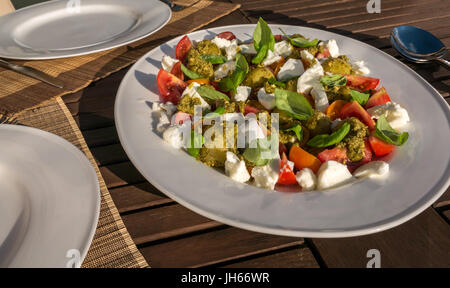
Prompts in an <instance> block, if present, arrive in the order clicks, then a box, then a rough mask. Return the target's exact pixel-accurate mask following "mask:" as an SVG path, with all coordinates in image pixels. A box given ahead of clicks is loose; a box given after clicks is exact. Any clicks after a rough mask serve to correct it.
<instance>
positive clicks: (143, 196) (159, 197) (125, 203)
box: [109, 182, 173, 213]
mask: <svg viewBox="0 0 450 288" xmlns="http://www.w3.org/2000/svg"><path fill="white" fill-rule="evenodd" d="M109 193H110V194H111V196H112V198H113V199H114V203H115V204H116V206H117V209H118V210H119V213H124V212H130V211H133V210H140V209H143V208H150V207H154V206H159V205H163V204H167V203H172V202H173V200H172V199H170V198H167V197H166V196H165V195H164V194H163V193H162V192H160V191H159V190H158V189H156V188H155V187H154V186H153V185H152V184H150V183H149V182H144V183H138V184H134V185H126V186H122V187H118V188H112V189H109Z"/></svg>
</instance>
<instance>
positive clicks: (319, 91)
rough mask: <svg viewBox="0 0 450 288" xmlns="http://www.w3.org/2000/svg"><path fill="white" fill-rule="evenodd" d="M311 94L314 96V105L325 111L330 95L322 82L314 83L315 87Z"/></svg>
mask: <svg viewBox="0 0 450 288" xmlns="http://www.w3.org/2000/svg"><path fill="white" fill-rule="evenodd" d="M311 96H312V97H313V98H314V105H315V108H316V109H317V110H319V111H320V112H324V113H325V110H326V109H327V108H328V106H329V103H328V97H327V93H326V92H325V89H324V88H323V86H322V84H321V83H320V82H316V83H314V84H313V88H312V89H311Z"/></svg>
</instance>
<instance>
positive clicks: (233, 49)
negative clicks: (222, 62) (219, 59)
mask: <svg viewBox="0 0 450 288" xmlns="http://www.w3.org/2000/svg"><path fill="white" fill-rule="evenodd" d="M239 51H240V50H239V46H238V44H237V40H236V39H233V40H231V45H230V46H229V47H227V48H225V54H226V55H227V59H228V60H233V59H235V58H236V54H237V53H238V52H239Z"/></svg>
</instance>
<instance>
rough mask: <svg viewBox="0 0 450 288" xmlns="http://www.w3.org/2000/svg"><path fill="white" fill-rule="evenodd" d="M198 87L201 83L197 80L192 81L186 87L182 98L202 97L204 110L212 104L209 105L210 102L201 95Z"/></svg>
mask: <svg viewBox="0 0 450 288" xmlns="http://www.w3.org/2000/svg"><path fill="white" fill-rule="evenodd" d="M197 87H200V84H198V83H197V82H192V83H191V84H189V85H188V87H186V89H184V91H183V94H181V98H183V97H192V98H198V99H200V102H201V105H202V109H203V110H206V109H210V108H211V106H209V104H208V103H207V102H206V101H205V100H204V99H203V98H202V97H201V96H200V94H198V92H197Z"/></svg>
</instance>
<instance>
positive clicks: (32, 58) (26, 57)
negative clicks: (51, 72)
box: [0, 0, 172, 60]
mask: <svg viewBox="0 0 450 288" xmlns="http://www.w3.org/2000/svg"><path fill="white" fill-rule="evenodd" d="M52 2H67V0H52V1H46V2H41V3H37V4H34V5H30V6H27V7H24V8H21V9H18V10H16V11H14V12H11V13H9V14H6V15H13V14H15V13H21V12H22V11H28V10H31V9H35V8H36V7H41V6H45V5H54V4H55V3H52ZM155 2H159V3H160V4H162V6H161V7H164V6H165V7H166V8H165V9H166V11H167V12H168V13H169V14H168V15H169V16H168V17H167V19H166V20H165V21H164V22H163V23H162V24H161V25H160V26H159V27H158V28H157V29H155V30H153V31H149V32H147V33H144V34H141V35H139V36H137V37H134V38H133V39H130V40H128V41H124V42H120V43H117V44H114V45H109V46H108V45H106V46H105V47H100V48H97V49H93V50H90V51H84V52H78V53H76V52H75V53H67V54H63V55H54V56H52V55H48V56H40V55H35V56H33V55H32V56H14V55H9V54H6V55H5V54H2V53H1V51H0V57H1V58H5V59H11V60H52V59H61V58H69V57H76V56H83V55H88V54H92V53H97V52H102V51H106V50H111V49H114V48H118V47H121V46H125V45H128V44H130V43H133V42H137V41H139V40H142V39H144V38H146V37H148V36H150V35H152V34H154V33H156V32H158V31H159V30H161V29H162V28H163V27H164V26H166V24H167V23H168V22H169V21H170V19H172V10H171V9H170V7H169V6H168V5H166V4H164V3H162V2H161V1H158V0H155ZM6 15H4V16H6ZM0 19H1V17H0ZM108 42H110V41H106V42H105V43H101V44H99V45H100V46H103V45H104V44H106V43H108ZM96 46H97V45H94V46H93V47H96ZM75 51H76V50H75Z"/></svg>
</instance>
